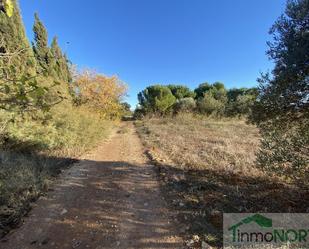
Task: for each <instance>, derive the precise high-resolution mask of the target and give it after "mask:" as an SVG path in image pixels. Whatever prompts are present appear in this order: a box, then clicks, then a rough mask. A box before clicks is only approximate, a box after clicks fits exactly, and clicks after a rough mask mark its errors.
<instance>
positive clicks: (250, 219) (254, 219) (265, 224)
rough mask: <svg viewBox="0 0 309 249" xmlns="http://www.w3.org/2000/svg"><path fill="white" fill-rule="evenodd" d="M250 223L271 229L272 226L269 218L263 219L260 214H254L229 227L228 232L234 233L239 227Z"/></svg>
mask: <svg viewBox="0 0 309 249" xmlns="http://www.w3.org/2000/svg"><path fill="white" fill-rule="evenodd" d="M251 222H255V223H256V224H258V225H259V226H260V227H272V225H273V221H272V219H269V218H267V217H265V216H263V215H261V214H254V215H252V216H249V217H247V218H244V219H243V220H241V221H240V222H238V223H236V224H234V225H233V226H231V227H230V228H229V231H231V230H233V231H235V230H236V229H237V228H238V227H240V226H241V225H244V224H249V223H251Z"/></svg>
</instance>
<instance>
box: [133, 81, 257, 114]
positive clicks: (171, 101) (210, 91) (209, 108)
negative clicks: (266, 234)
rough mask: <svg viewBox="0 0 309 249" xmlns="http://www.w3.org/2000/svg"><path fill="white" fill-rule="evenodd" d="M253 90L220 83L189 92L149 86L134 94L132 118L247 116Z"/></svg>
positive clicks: (171, 87) (253, 94)
mask: <svg viewBox="0 0 309 249" xmlns="http://www.w3.org/2000/svg"><path fill="white" fill-rule="evenodd" d="M257 96H258V89H257V88H233V89H229V90H228V89H226V87H225V86H224V84H223V83H221V82H215V83H213V84H209V83H202V84H200V85H199V86H198V87H197V88H196V89H194V90H193V91H192V90H190V89H189V88H188V87H187V86H184V85H179V84H175V85H171V84H170V85H152V86H149V87H147V88H146V89H144V90H143V91H141V92H140V93H139V94H138V100H139V106H138V107H137V110H136V115H147V114H148V115H149V114H159V115H167V114H177V113H180V112H194V113H200V114H205V115H211V116H215V117H222V116H229V117H235V116H243V115H246V116H248V115H249V114H250V112H251V107H252V105H253V103H254V102H255V100H256V98H257Z"/></svg>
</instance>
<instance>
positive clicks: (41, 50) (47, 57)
mask: <svg viewBox="0 0 309 249" xmlns="http://www.w3.org/2000/svg"><path fill="white" fill-rule="evenodd" d="M34 18H35V21H34V25H33V33H34V42H33V44H32V47H33V52H34V55H35V58H36V61H37V66H38V67H37V72H38V73H42V72H44V73H51V72H50V64H51V59H52V54H51V51H50V49H49V47H48V35H47V30H46V28H45V26H44V24H43V23H42V21H41V20H40V18H39V16H38V14H37V13H35V15H34Z"/></svg>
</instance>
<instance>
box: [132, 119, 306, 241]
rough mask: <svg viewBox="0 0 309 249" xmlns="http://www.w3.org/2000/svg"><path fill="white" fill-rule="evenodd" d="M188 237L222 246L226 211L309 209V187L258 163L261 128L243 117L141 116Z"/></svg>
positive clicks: (165, 189) (138, 123) (147, 140)
mask: <svg viewBox="0 0 309 249" xmlns="http://www.w3.org/2000/svg"><path fill="white" fill-rule="evenodd" d="M136 127H137V130H138V133H139V135H140V137H141V138H142V140H143V142H144V145H145V147H146V148H147V154H148V155H149V157H150V158H151V159H152V160H153V162H154V163H155V164H156V165H157V166H158V167H157V169H158V175H159V177H160V178H161V179H162V181H161V182H162V190H163V193H164V194H165V195H166V199H167V200H169V203H170V205H172V206H173V208H175V209H176V210H177V213H178V216H177V218H176V219H177V220H178V221H179V224H180V225H182V226H183V229H182V230H183V236H184V237H185V238H187V239H189V238H192V236H194V235H198V236H199V238H201V240H204V241H206V242H208V243H209V244H211V245H215V246H218V245H220V243H221V241H222V238H221V236H222V213H224V212H225V213H229V212H236V213H237V212H308V211H309V210H308V204H309V192H308V187H305V186H295V185H292V184H289V183H287V182H285V181H283V180H282V179H279V178H275V177H274V176H270V175H268V174H265V173H263V172H261V171H260V170H259V169H258V168H256V167H255V153H256V152H257V150H258V146H259V132H258V130H257V129H256V128H255V127H254V126H251V125H248V124H246V122H245V121H244V120H239V119H221V120H214V119H210V118H205V117H204V118H203V117H200V116H197V117H194V116H192V115H189V114H184V115H179V116H176V117H170V118H150V119H144V120H142V121H136Z"/></svg>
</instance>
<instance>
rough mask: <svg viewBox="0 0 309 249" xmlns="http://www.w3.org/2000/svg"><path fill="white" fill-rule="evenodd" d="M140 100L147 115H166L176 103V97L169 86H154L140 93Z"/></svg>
mask: <svg viewBox="0 0 309 249" xmlns="http://www.w3.org/2000/svg"><path fill="white" fill-rule="evenodd" d="M138 100H139V103H140V105H141V106H142V108H143V109H144V110H145V112H146V113H159V114H165V113H166V112H168V110H169V109H170V108H171V107H172V106H173V104H174V103H175V102H176V97H175V96H174V95H173V94H172V92H171V90H170V88H168V87H167V86H162V85H154V86H149V87H147V88H146V89H145V90H143V91H142V92H140V93H139V94H138Z"/></svg>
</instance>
